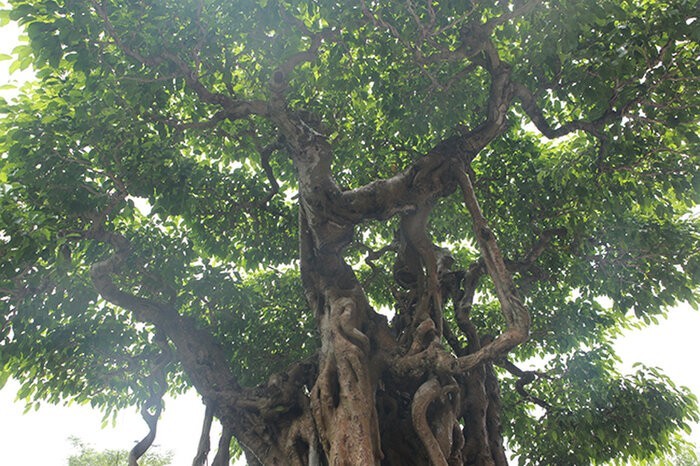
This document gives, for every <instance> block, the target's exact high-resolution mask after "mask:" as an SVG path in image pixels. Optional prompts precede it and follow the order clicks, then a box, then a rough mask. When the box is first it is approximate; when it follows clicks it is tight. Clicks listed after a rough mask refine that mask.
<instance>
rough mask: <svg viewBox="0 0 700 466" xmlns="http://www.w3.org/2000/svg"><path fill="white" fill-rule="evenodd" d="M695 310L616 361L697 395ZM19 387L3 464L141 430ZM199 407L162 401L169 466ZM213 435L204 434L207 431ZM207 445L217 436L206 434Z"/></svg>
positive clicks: (2, 35) (188, 458)
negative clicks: (26, 397)
mask: <svg viewBox="0 0 700 466" xmlns="http://www.w3.org/2000/svg"><path fill="white" fill-rule="evenodd" d="M17 36H18V29H17V28H16V27H13V26H12V25H9V26H6V27H4V28H2V29H0V54H2V53H6V54H9V53H11V51H12V49H13V48H14V47H15V45H16V44H17V42H16V38H17ZM10 63H11V61H4V62H0V86H2V85H3V84H7V83H10V82H17V83H21V82H22V81H24V80H25V79H27V77H29V76H31V74H30V73H29V72H25V73H16V74H15V75H13V76H8V74H7V68H8V67H9V64H10ZM699 330H700V313H699V312H696V311H693V310H692V309H690V307H689V306H681V307H679V308H677V309H674V310H672V311H671V313H670V318H669V319H668V320H665V321H663V322H661V324H660V325H659V326H655V327H650V328H646V329H643V330H641V331H634V332H630V333H628V334H627V335H626V336H625V337H624V338H621V339H620V340H619V342H618V344H617V345H616V349H617V351H618V354H619V356H620V357H621V358H622V360H623V364H622V369H623V370H624V371H631V370H632V364H633V363H635V362H641V363H644V364H645V365H648V366H655V367H660V368H662V369H663V370H664V372H665V373H666V374H667V375H669V376H670V377H671V378H672V379H673V380H674V381H675V382H676V383H677V384H680V385H685V386H687V387H688V388H690V389H691V390H692V391H693V392H694V393H695V394H696V395H699V396H700V366H699V364H698V357H700V339H698V338H697V333H698V331H699ZM18 387H19V384H18V383H17V382H14V381H12V380H10V381H9V382H8V383H7V385H6V386H5V388H4V389H2V390H0V458H2V461H3V464H8V465H29V466H34V465H43V466H65V465H66V464H67V458H68V456H69V455H70V454H71V453H72V447H71V445H70V442H69V441H68V437H70V436H77V437H79V438H81V439H82V440H84V441H85V442H87V443H90V444H92V445H93V446H94V447H95V448H97V449H106V448H111V449H129V448H131V447H132V446H133V445H134V443H135V442H136V441H138V440H139V439H141V438H142V437H143V436H144V435H145V434H146V433H147V427H146V425H145V423H144V422H143V421H142V420H141V417H140V415H139V414H138V413H137V412H136V410H129V411H124V412H122V413H121V414H120V416H119V418H118V420H117V425H116V427H112V426H111V424H110V426H108V427H106V428H105V429H101V424H102V414H101V413H99V412H98V411H96V410H93V409H91V408H89V407H87V406H75V405H74V406H70V407H63V406H52V405H44V406H42V407H41V408H40V409H39V411H30V412H28V413H27V414H22V413H23V411H24V405H23V404H22V403H15V402H14V401H15V396H16V392H17V388H18ZM203 416H204V408H203V405H202V404H201V402H200V401H199V398H198V397H197V395H196V394H195V393H193V392H190V393H188V394H187V395H184V396H182V397H179V398H178V399H175V400H173V399H168V400H167V401H166V409H165V411H164V414H163V417H162V419H161V421H160V422H159V424H158V436H157V438H156V441H155V444H156V445H158V446H159V448H160V449H161V450H162V451H164V450H172V451H173V453H174V454H175V457H174V462H173V463H172V464H173V465H174V466H189V465H191V464H192V458H193V457H194V454H195V451H196V447H197V442H198V440H199V435H200V428H201V424H202V420H203ZM215 433H216V432H212V434H215ZM692 439H693V441H694V443H695V445H696V446H700V428H699V427H697V426H696V427H695V428H694V430H693V434H692ZM211 440H212V447H213V448H214V447H215V445H216V444H217V442H218V437H216V436H215V435H212V438H211Z"/></svg>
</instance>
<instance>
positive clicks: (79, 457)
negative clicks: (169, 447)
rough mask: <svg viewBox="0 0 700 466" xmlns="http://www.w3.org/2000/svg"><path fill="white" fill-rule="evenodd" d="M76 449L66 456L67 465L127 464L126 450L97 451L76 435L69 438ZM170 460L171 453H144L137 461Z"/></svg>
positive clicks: (156, 463)
mask: <svg viewBox="0 0 700 466" xmlns="http://www.w3.org/2000/svg"><path fill="white" fill-rule="evenodd" d="M69 440H70V442H71V444H72V445H73V446H74V447H75V448H76V449H77V450H78V452H77V453H76V454H74V455H71V457H70V458H68V466H126V465H128V464H129V452H128V451H126V450H104V451H97V450H95V449H94V448H92V447H91V446H89V445H86V444H85V443H84V442H83V441H82V440H80V439H79V438H76V437H70V438H69ZM171 461H172V454H170V453H166V454H159V453H154V452H148V453H145V454H144V455H143V456H142V457H141V458H140V459H139V463H140V464H141V465H142V466H166V465H168V464H170V462H171Z"/></svg>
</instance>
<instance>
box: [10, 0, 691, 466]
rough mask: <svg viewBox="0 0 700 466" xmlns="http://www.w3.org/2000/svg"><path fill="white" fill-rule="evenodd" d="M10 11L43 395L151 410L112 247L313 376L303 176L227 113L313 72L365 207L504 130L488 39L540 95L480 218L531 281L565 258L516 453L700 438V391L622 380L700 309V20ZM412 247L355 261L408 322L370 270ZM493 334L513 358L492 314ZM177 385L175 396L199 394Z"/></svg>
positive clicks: (299, 90) (13, 222) (14, 366)
mask: <svg viewBox="0 0 700 466" xmlns="http://www.w3.org/2000/svg"><path fill="white" fill-rule="evenodd" d="M9 3H10V5H11V7H10V8H9V9H7V10H4V11H2V12H1V14H0V21H2V22H4V23H6V22H7V21H9V20H13V21H18V22H19V23H20V24H21V25H22V26H23V27H24V28H25V30H26V40H25V41H24V42H23V43H22V45H20V46H18V47H17V48H16V49H15V50H14V55H13V60H14V61H13V62H12V64H11V66H10V69H11V70H18V69H26V68H27V67H30V66H31V67H33V69H34V70H35V71H36V76H37V81H36V82H35V83H29V84H27V85H26V86H24V87H23V89H22V90H21V92H20V93H19V94H18V95H17V97H15V98H13V99H11V100H10V101H7V100H1V101H0V112H2V114H3V121H2V123H0V134H1V135H2V138H1V139H0V371H2V372H1V374H2V377H5V378H6V377H7V376H8V375H9V374H11V375H12V376H14V377H17V378H18V379H19V380H20V381H21V382H22V383H23V386H22V389H21V390H20V393H19V396H20V398H23V399H25V400H27V401H28V402H30V403H31V402H33V401H36V402H39V401H41V400H47V401H49V402H55V403H56V402H65V401H68V400H74V401H77V402H80V403H90V404H92V405H94V406H97V407H100V408H101V409H104V410H105V411H106V412H108V413H109V412H112V411H113V410H116V409H120V408H123V407H125V406H129V405H141V404H143V403H144V400H147V399H149V397H151V395H152V384H151V382H152V377H151V375H152V372H153V371H154V366H155V365H156V362H155V361H157V355H158V354H159V346H158V341H157V340H158V339H157V338H156V337H155V336H154V335H155V333H156V332H155V329H154V327H153V326H152V325H150V324H143V323H140V322H139V321H138V320H139V319H138V316H134V315H132V314H131V313H129V312H126V311H124V310H123V309H120V308H119V307H117V306H114V305H112V304H109V303H108V302H106V301H105V300H104V299H103V298H101V297H100V296H99V295H98V293H97V292H96V290H95V287H94V286H93V281H92V277H91V275H90V270H91V266H92V265H93V264H96V263H100V262H101V261H104V260H106V259H107V258H108V257H110V255H111V254H112V251H111V247H110V246H109V245H108V244H106V243H105V242H104V241H101V240H100V237H99V233H100V232H101V231H112V232H118V233H119V234H120V235H123V236H124V237H126V238H127V239H128V240H129V243H130V244H131V251H130V256H129V262H128V264H127V265H128V269H129V271H130V273H129V274H124V275H120V276H119V277H118V279H117V280H118V284H119V286H120V287H122V288H123V289H127V290H131V291H133V292H134V293H136V294H138V295H140V296H142V297H144V298H147V299H156V300H159V299H167V300H168V301H169V302H171V303H173V305H174V307H175V308H176V309H177V310H178V312H179V313H180V314H181V315H183V316H187V317H188V318H190V319H191V320H192V322H194V323H195V324H196V326H197V327H198V328H202V329H206V330H207V331H208V332H211V334H213V335H214V337H215V339H216V341H217V342H218V344H220V345H221V346H222V347H223V348H224V351H225V354H226V356H227V357H228V359H229V361H230V363H231V367H232V371H233V372H234V374H235V375H236V377H237V379H238V380H239V382H240V383H242V384H243V385H246V386H253V385H255V384H258V383H261V382H263V381H265V380H266V379H267V378H268V377H269V376H270V375H271V374H272V373H274V372H276V371H279V370H281V369H283V368H284V367H286V366H287V365H289V364H290V363H291V362H293V361H296V360H300V359H303V358H306V357H309V356H311V355H312V354H313V352H314V351H315V349H316V348H317V347H318V344H319V343H318V341H319V340H318V336H317V335H316V333H315V330H314V328H315V323H314V319H313V315H312V314H311V312H310V311H309V310H308V308H307V305H306V302H305V299H304V294H303V291H302V289H301V284H300V279H299V273H298V271H297V265H298V263H297V255H298V253H297V249H298V241H297V237H298V226H297V199H296V192H297V189H298V188H297V178H296V172H295V169H294V167H293V166H292V163H291V161H290V158H289V157H288V156H287V155H286V154H285V148H284V144H283V142H282V143H280V142H279V141H278V135H277V129H276V128H275V127H274V125H273V124H271V123H270V122H269V121H268V120H267V119H265V118H264V117H261V116H256V115H255V114H252V113H251V115H249V116H247V117H245V118H235V117H234V118H231V115H230V114H226V110H227V108H226V105H227V102H249V103H250V105H251V106H254V105H258V104H259V103H260V102H264V101H267V100H268V99H270V84H269V83H270V80H271V78H272V74H273V72H274V70H277V69H278V68H279V67H280V66H282V65H283V64H284V63H288V62H287V60H289V58H290V57H294V56H295V54H298V53H300V52H302V53H303V52H304V51H307V50H313V51H314V52H315V53H314V56H313V59H311V60H307V61H303V62H302V63H299V64H298V66H297V67H296V69H295V70H294V72H293V73H292V74H291V81H290V83H289V89H288V91H287V92H288V94H287V103H288V106H289V107H290V108H291V109H293V110H295V111H299V112H302V111H303V112H308V113H309V114H310V115H313V118H314V119H315V120H318V121H319V122H320V124H321V125H322V127H323V131H324V134H325V135H326V136H327V139H328V141H329V142H330V143H331V144H332V146H333V154H334V160H333V173H334V176H335V177H336V180H337V181H338V183H339V184H341V185H342V186H343V188H345V189H351V188H357V187H360V186H363V185H365V184H367V183H369V182H371V181H373V180H375V179H378V178H388V177H391V176H393V175H395V174H397V173H399V172H401V171H402V170H404V169H406V168H407V167H409V166H410V165H411V164H413V163H414V162H416V160H419V159H420V158H421V157H422V154H425V153H426V152H428V151H429V150H430V149H431V148H432V147H434V146H435V145H436V144H437V143H439V142H440V141H441V140H444V139H445V138H448V137H449V136H451V135H454V134H455V133H456V132H459V131H460V129H461V128H470V127H473V126H474V125H475V122H476V123H478V122H479V121H480V120H481V117H482V115H483V114H484V112H486V111H488V109H487V107H488V98H489V93H488V89H489V87H490V86H491V77H490V76H489V75H488V73H486V72H484V71H483V69H481V68H479V67H478V66H473V63H472V61H471V58H472V57H470V56H469V54H468V53H466V54H461V55H460V54H456V53H453V52H455V50H456V47H457V46H458V44H460V43H462V40H463V37H462V36H461V35H460V34H462V33H463V29H461V28H460V26H461V25H463V24H469V23H470V22H472V21H473V20H474V19H475V18H476V19H477V20H479V21H480V22H483V23H487V24H489V23H488V22H489V21H492V22H494V24H493V28H492V30H491V34H492V36H493V43H494V44H495V46H496V48H497V51H498V53H499V54H500V56H501V59H502V60H504V61H506V62H508V63H509V65H510V66H511V67H512V76H513V79H514V80H515V81H516V82H517V83H519V85H521V86H522V89H520V91H521V92H520V93H519V94H520V95H519V97H520V98H519V100H518V101H517V103H516V104H514V105H512V107H511V108H510V110H509V111H508V115H507V118H508V129H507V131H505V132H504V134H503V135H502V136H500V137H499V138H497V139H496V140H494V141H493V142H491V144H489V145H488V146H487V147H486V148H485V149H484V150H483V151H482V152H481V153H480V154H479V156H478V157H477V158H476V159H475V160H474V161H473V163H472V170H473V175H474V178H475V180H476V182H475V188H476V191H477V195H478V197H479V201H480V202H481V205H482V209H483V211H484V212H485V214H486V216H487V217H488V219H489V222H490V225H491V227H492V228H493V230H494V232H495V233H496V236H497V237H498V240H499V244H500V246H501V249H502V250H503V251H504V254H505V255H506V256H507V257H508V258H510V259H511V260H513V261H516V260H518V258H526V256H527V254H528V252H529V251H531V250H532V248H533V245H535V244H537V241H538V239H539V238H542V237H544V236H547V235H549V236H548V238H549V240H548V245H547V248H546V250H545V251H544V252H543V253H542V254H541V256H540V257H538V259H537V264H536V266H535V267H534V268H529V269H527V270H524V271H523V272H522V273H516V276H515V280H516V283H517V284H518V286H519V287H520V288H521V289H523V290H526V292H524V293H523V295H524V296H525V299H526V304H527V306H528V308H529V310H530V313H531V316H532V322H533V326H532V332H531V333H532V335H531V338H530V340H529V341H528V342H527V343H526V344H524V345H522V346H521V347H519V348H518V349H517V350H515V352H514V353H513V354H512V356H511V359H512V360H513V361H516V362H517V361H525V360H532V358H536V359H537V360H539V361H543V362H541V363H539V365H540V366H541V367H540V368H539V370H540V371H541V372H542V373H547V374H548V375H547V376H546V377H538V378H537V380H536V382H535V383H534V384H532V386H531V387H529V388H528V393H529V395H528V396H530V399H529V401H528V399H525V400H523V399H522V393H521V392H520V391H519V390H516V389H515V388H514V387H516V385H517V383H516V378H515V377H510V378H509V376H506V377H505V378H504V381H503V384H504V385H503V387H504V388H503V390H502V393H503V396H504V409H505V416H506V422H504V424H505V431H506V432H505V433H506V436H507V437H508V443H509V445H510V446H511V447H512V448H513V450H514V451H515V452H516V454H518V455H520V456H521V458H523V461H526V462H527V461H530V462H531V463H538V464H581V463H582V462H585V461H589V459H590V458H593V459H595V460H596V461H605V460H608V459H611V458H614V457H616V456H618V455H619V454H624V455H636V456H639V457H644V456H645V455H648V454H649V453H650V452H652V453H653V452H659V451H663V450H664V449H666V448H667V446H668V444H669V443H670V442H671V443H672V442H673V441H675V440H674V439H677V437H676V436H677V431H678V428H684V429H687V428H688V422H690V421H693V420H697V414H695V413H696V411H695V409H696V405H695V398H694V397H693V396H692V395H691V394H689V393H688V392H687V391H686V390H684V389H682V388H677V387H675V386H674V385H673V384H672V383H671V382H670V381H669V380H668V379H667V378H665V377H664V376H663V375H662V374H660V373H658V372H657V371H655V370H653V369H641V370H640V371H639V372H638V373H636V374H633V375H630V376H622V375H620V374H619V373H618V372H617V370H616V368H615V357H614V355H613V353H612V350H611V341H613V339H614V338H615V336H617V335H618V334H619V331H620V329H624V328H628V327H630V326H632V325H639V324H640V323H644V324H648V323H651V322H654V321H656V320H657V319H658V318H659V317H660V316H662V315H663V314H664V313H665V311H666V310H667V309H668V308H669V307H670V306H673V305H675V304H677V303H678V302H680V301H686V302H688V303H690V304H691V305H693V306H696V305H697V302H698V283H699V282H700V222H699V220H698V216H697V208H696V207H695V210H693V208H694V206H696V205H697V203H698V199H699V195H698V192H699V190H700V169H699V168H700V164H699V163H698V162H699V160H698V113H697V112H698V108H700V92H699V91H700V89H698V76H699V75H700V73H699V72H698V71H699V70H698V61H697V57H698V55H699V52H700V50H699V48H698V40H699V39H700V28H699V27H698V24H697V5H696V3H695V2H694V1H685V0H638V1H624V2H620V1H612V0H599V1H593V0H586V1H578V0H577V1H569V0H548V1H542V2H520V1H514V2H494V3H492V4H488V2H485V3H484V4H482V3H481V2H479V3H474V4H472V3H471V2H465V1H463V0H460V1H451V0H445V1H440V2H413V1H408V2H364V1H361V2H334V1H326V0H309V1H296V0H277V1H273V0H266V1H250V0H242V1H236V2H229V3H227V2H218V1H209V0H196V1H194V0H179V1H166V0H162V1H146V2H144V1H126V2H110V1H101V2H98V1H88V0H57V1H54V0H45V1H24V0H11V1H10V2H9ZM530 3H532V5H530ZM407 5H408V6H410V8H407ZM530 6H532V8H530ZM525 7H527V8H525ZM521 8H523V9H524V10H526V12H523V13H520V9H521ZM508 12H513V14H512V15H510V16H511V17H508V16H509V13H508ZM504 17H506V19H505V20H502V19H503V18H504ZM416 24H421V25H423V26H424V27H417V26H416ZM523 89H529V90H530V91H531V92H525V91H523ZM222 96H225V98H224V97H222ZM227 99H228V100H227ZM535 109H536V110H535ZM543 136H544V137H543ZM693 212H694V213H693ZM396 228H397V221H396V220H395V219H390V220H388V221H381V222H379V221H376V222H373V221H367V222H364V223H362V225H361V226H360V228H359V229H358V230H359V231H358V232H357V235H356V236H357V238H358V239H357V240H356V241H355V242H354V243H353V244H352V245H351V246H350V248H349V249H348V251H347V257H348V259H349V261H350V262H351V263H352V264H354V267H355V269H356V273H357V274H358V276H359V277H360V279H361V281H363V283H366V292H367V293H368V296H369V298H370V300H371V302H372V303H373V304H374V305H376V306H377V307H378V308H382V309H392V308H393V306H394V301H395V300H394V294H393V292H392V290H393V285H392V283H393V282H392V280H393V278H392V271H391V266H392V264H393V260H394V255H393V253H392V252H391V251H389V253H388V254H384V255H378V254H375V255H373V254H371V253H369V252H368V251H370V250H372V251H379V250H381V249H382V248H385V247H387V246H388V245H390V244H391V243H392V241H393V238H394V234H395V231H396ZM552 232H556V234H553V233H552ZM429 233H430V235H431V237H432V238H433V240H434V241H435V242H436V243H438V244H440V245H441V246H446V247H449V248H450V249H451V250H452V253H453V256H454V258H455V260H456V262H457V263H458V264H460V266H462V267H464V268H466V267H467V266H468V265H469V263H471V262H472V261H474V260H475V259H476V258H477V255H478V250H477V249H476V246H475V244H476V242H475V239H474V237H473V232H472V230H471V227H470V224H469V222H468V221H467V216H466V214H465V213H464V211H463V207H462V206H461V203H460V200H459V199H458V198H457V197H456V196H452V197H447V198H445V199H443V200H441V201H440V205H439V208H437V209H435V211H434V212H433V215H432V217H431V219H430V227H429ZM372 257H373V258H374V260H367V259H368V258H372ZM447 312H448V313H449V310H448V311H447ZM473 316H474V317H473V318H474V319H475V321H476V323H478V325H479V328H480V329H482V330H483V331H484V332H485V333H491V334H498V333H500V332H499V328H501V326H502V321H501V317H500V313H499V311H498V306H497V301H496V297H495V294H494V293H493V292H492V291H491V292H489V291H488V290H487V291H484V292H483V293H482V294H480V296H479V297H478V300H477V302H476V303H475V305H474V310H473ZM448 317H449V316H448ZM450 325H452V327H453V329H454V330H455V331H456V330H457V328H456V325H453V324H452V322H451V321H450ZM650 344H652V345H653V344H655V343H654V342H650ZM658 350H659V351H663V348H661V347H660V348H658ZM169 367H170V368H169V370H168V373H167V379H168V386H169V391H171V392H173V393H178V392H181V391H183V390H185V389H186V388H187V387H188V385H189V383H190V382H189V380H188V377H187V375H185V374H184V373H183V371H182V369H181V368H180V367H179V366H178V365H171V366H169ZM2 377H0V378H2ZM507 387H510V388H507ZM533 400H546V411H547V414H546V415H542V413H541V412H540V410H541V409H543V408H542V404H541V403H536V402H534V401H533ZM538 404H540V406H539V407H536V406H537V405H538Z"/></svg>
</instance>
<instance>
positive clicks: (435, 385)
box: [411, 378, 448, 466]
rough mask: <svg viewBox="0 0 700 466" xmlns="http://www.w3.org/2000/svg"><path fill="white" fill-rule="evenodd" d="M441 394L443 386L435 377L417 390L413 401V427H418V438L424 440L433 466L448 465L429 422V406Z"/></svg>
mask: <svg viewBox="0 0 700 466" xmlns="http://www.w3.org/2000/svg"><path fill="white" fill-rule="evenodd" d="M441 395H442V387H441V386H440V382H438V381H437V379H435V378H431V379H428V381H427V382H425V383H424V384H423V385H421V386H420V387H419V388H418V390H416V394H415V395H414V396H413V402H412V403H411V418H412V420H413V427H414V428H415V429H416V433H417V434H418V438H420V440H421V442H423V446H424V447H425V449H426V451H427V452H428V458H430V464H432V465H433V466H448V464H447V459H446V458H445V453H444V452H443V451H442V448H441V447H440V443H439V442H438V440H437V438H435V434H434V433H433V431H432V429H431V428H430V423H429V422H428V408H429V407H430V405H431V404H432V403H433V402H435V401H437V400H438V399H439V398H440V396H441Z"/></svg>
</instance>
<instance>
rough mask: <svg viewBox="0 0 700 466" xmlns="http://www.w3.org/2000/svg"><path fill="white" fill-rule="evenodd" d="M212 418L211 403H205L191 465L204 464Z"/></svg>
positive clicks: (200, 465)
mask: <svg viewBox="0 0 700 466" xmlns="http://www.w3.org/2000/svg"><path fill="white" fill-rule="evenodd" d="M213 420H214V410H213V409H212V407H211V405H207V407H206V410H205V412H204V424H203V425H202V434H201V435H200V437H199V444H198V445H197V454H196V455H195V457H194V460H193V461H192V466H204V465H205V464H206V462H207V456H209V448H210V446H211V445H210V441H209V433H210V432H211V424H212V421H213Z"/></svg>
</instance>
